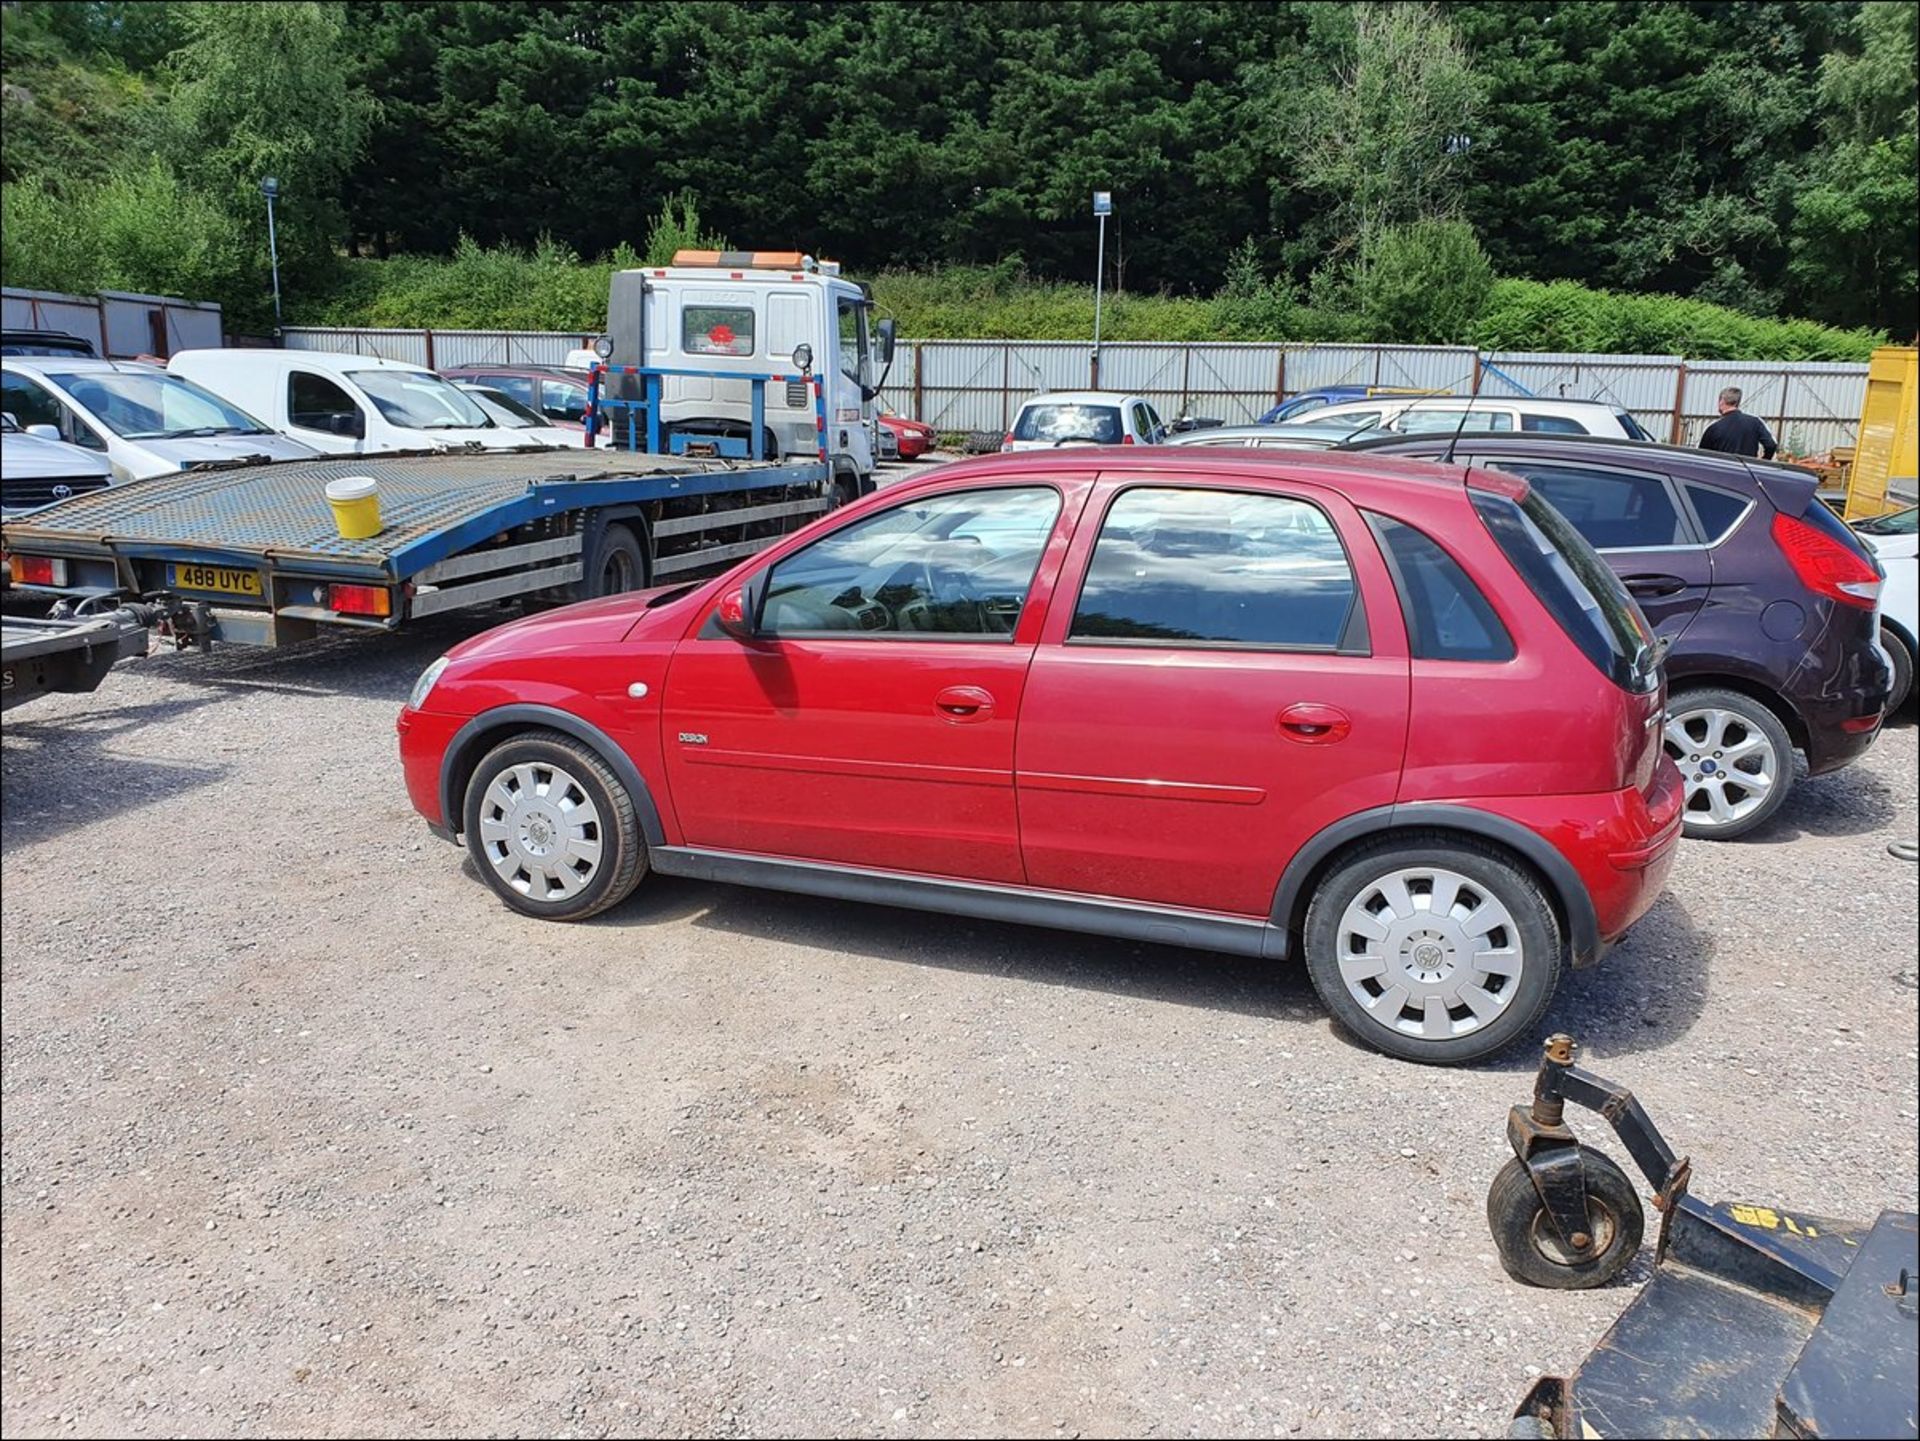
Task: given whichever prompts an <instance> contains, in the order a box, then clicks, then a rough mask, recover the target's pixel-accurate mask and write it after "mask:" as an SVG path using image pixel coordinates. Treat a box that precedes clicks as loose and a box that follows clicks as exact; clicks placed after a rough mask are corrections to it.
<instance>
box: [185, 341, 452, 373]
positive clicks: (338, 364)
mask: <svg viewBox="0 0 1920 1441" xmlns="http://www.w3.org/2000/svg"><path fill="white" fill-rule="evenodd" d="M173 359H174V360H191V361H192V363H193V364H194V365H195V366H196V367H198V366H207V365H211V366H214V367H215V368H221V367H236V366H237V367H245V366H250V365H258V364H259V363H260V362H261V361H262V360H287V361H297V362H298V363H299V364H301V365H304V366H307V367H309V368H310V369H313V370H325V371H329V372H331V373H332V374H334V375H344V374H346V373H347V372H348V371H356V370H405V371H411V372H413V373H414V374H416V375H432V374H433V372H432V371H431V370H428V369H427V367H426V366H424V365H415V364H413V363H412V362H411V361H406V360H388V359H386V357H384V356H379V355H354V354H352V353H351V352H345V351H338V350H289V349H284V348H283V349H271V348H267V347H260V348H257V349H256V348H252V347H249V348H246V349H233V350H225V349H215V348H213V347H211V346H209V347H207V348H205V349H201V350H180V351H175V352H174V355H173ZM169 363H171V362H169Z"/></svg>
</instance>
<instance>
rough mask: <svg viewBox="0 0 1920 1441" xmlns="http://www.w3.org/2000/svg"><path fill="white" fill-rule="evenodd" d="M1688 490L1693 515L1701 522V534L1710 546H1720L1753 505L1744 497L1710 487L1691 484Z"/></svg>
mask: <svg viewBox="0 0 1920 1441" xmlns="http://www.w3.org/2000/svg"><path fill="white" fill-rule="evenodd" d="M1686 489H1687V499H1688V500H1690V501H1692V502H1693V513H1694V515H1695V516H1697V517H1698V518H1699V521H1700V533H1701V534H1702V535H1704V536H1705V537H1706V543H1707V544H1708V545H1718V544H1719V543H1720V542H1721V541H1723V540H1725V539H1726V538H1727V537H1728V536H1729V535H1731V534H1732V533H1733V528H1734V526H1736V525H1738V524H1739V523H1740V517H1741V516H1743V515H1745V514H1746V513H1747V507H1748V506H1749V505H1751V504H1752V502H1751V501H1750V500H1748V499H1747V497H1746V496H1744V495H1734V494H1732V493H1731V492H1728V491H1724V490H1716V489H1714V487H1712V486H1710V485H1693V484H1689V485H1688V486H1687V488H1686Z"/></svg>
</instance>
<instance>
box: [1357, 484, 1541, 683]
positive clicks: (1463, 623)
mask: <svg viewBox="0 0 1920 1441" xmlns="http://www.w3.org/2000/svg"><path fill="white" fill-rule="evenodd" d="M1367 524H1368V525H1370V526H1371V527H1373V533H1374V536H1375V537H1376V538H1377V539H1378V540H1379V542H1380V549H1381V551H1382V552H1383V553H1384V554H1385V555H1386V558H1387V568H1388V569H1389V570H1390V571H1392V573H1393V584H1394V589H1395V590H1397V591H1399V593H1400V610H1401V613H1402V614H1403V615H1405V617H1406V620H1407V634H1408V637H1409V638H1410V639H1411V641H1412V644H1413V654H1414V656H1415V658H1416V659H1419V660H1478V661H1508V660H1512V659H1513V655H1514V650H1513V637H1512V636H1510V635H1508V634H1507V628H1506V626H1504V625H1502V624H1501V622H1500V617H1499V616H1498V615H1497V614H1495V612H1494V609H1493V606H1492V605H1491V604H1490V603H1489V602H1488V600H1487V598H1486V596H1485V595H1484V594H1482V592H1481V590H1480V587H1479V586H1477V585H1475V584H1474V583H1473V578H1472V577H1471V576H1469V575H1468V574H1467V573H1466V572H1465V571H1464V570H1462V569H1461V568H1460V563H1459V562H1458V561H1456V560H1455V559H1454V558H1453V557H1452V556H1451V555H1448V554H1447V552H1446V551H1445V550H1444V549H1443V548H1442V547H1441V545H1440V543H1439V542H1438V541H1436V540H1435V539H1434V538H1433V537H1432V536H1430V535H1428V534H1427V533H1426V532H1425V531H1421V530H1416V529H1415V528H1414V527H1413V526H1410V525H1408V524H1406V523H1405V522H1404V521H1398V520H1394V519H1393V518H1392V517H1391V516H1385V515H1377V514H1374V513H1373V512H1371V511H1369V512H1367Z"/></svg>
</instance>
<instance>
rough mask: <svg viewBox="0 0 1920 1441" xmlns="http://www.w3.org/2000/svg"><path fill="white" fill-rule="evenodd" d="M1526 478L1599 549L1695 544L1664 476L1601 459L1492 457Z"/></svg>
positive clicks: (1495, 462) (1631, 548)
mask: <svg viewBox="0 0 1920 1441" xmlns="http://www.w3.org/2000/svg"><path fill="white" fill-rule="evenodd" d="M1490 463H1491V464H1494V465H1497V466H1498V467H1499V468H1500V469H1501V470H1505V471H1511V472H1512V473H1513V474H1515V475H1523V476H1525V477H1526V478H1527V481H1528V483H1529V484H1531V485H1532V486H1533V488H1534V490H1535V491H1536V492H1537V493H1538V494H1540V495H1543V496H1545V497H1546V498H1547V500H1548V501H1549V502H1550V503H1551V504H1552V506H1553V507H1554V509H1555V510H1558V511H1559V512H1560V513H1561V514H1562V515H1564V516H1565V517H1566V518H1567V519H1568V520H1569V521H1570V522H1572V524H1573V528H1574V529H1575V530H1577V531H1579V532H1580V534H1581V535H1582V536H1583V537H1585V539H1586V542H1587V544H1588V545H1590V546H1592V547H1593V548H1594V549H1595V550H1648V549H1658V548H1660V547H1663V546H1672V545H1691V544H1693V534H1692V532H1691V531H1690V530H1689V528H1688V527H1687V524H1686V522H1685V520H1683V519H1682V518H1681V515H1680V507H1679V506H1678V505H1677V504H1675V502H1674V498H1673V493H1672V491H1671V490H1670V489H1669V488H1668V485H1667V481H1666V478H1665V477H1664V476H1659V475H1653V474H1650V473H1648V472H1645V471H1629V470H1616V469H1613V468H1611V467H1606V466H1598V465H1543V464H1540V463H1538V462H1534V461H1525V460H1510V459H1492V460H1491V462H1490Z"/></svg>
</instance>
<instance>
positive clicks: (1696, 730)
mask: <svg viewBox="0 0 1920 1441" xmlns="http://www.w3.org/2000/svg"><path fill="white" fill-rule="evenodd" d="M1666 744H1667V754H1668V755H1669V756H1671V757H1673V763H1674V764H1675V765H1677V766H1678V767H1680V775H1681V778H1682V779H1684V780H1685V781H1686V783H1687V819H1688V820H1689V821H1692V822H1693V823H1694V824H1695V825H1696V826H1705V827H1707V828H1708V829H1712V828H1713V827H1716V826H1724V825H1730V824H1732V823H1733V822H1734V821H1737V820H1741V819H1742V818H1744V817H1746V816H1749V815H1752V814H1753V813H1754V812H1755V811H1757V810H1758V809H1760V807H1761V806H1763V805H1765V804H1766V802H1767V797H1768V796H1769V795H1770V794H1772V792H1773V788H1774V786H1775V785H1777V784H1778V783H1779V779H1780V757H1779V756H1778V755H1776V754H1775V753H1774V749H1773V744H1772V742H1771V741H1769V740H1768V739H1767V737H1766V733H1765V732H1763V731H1761V730H1760V729H1759V728H1758V727H1757V726H1755V725H1754V724H1753V723H1752V722H1751V721H1749V720H1748V719H1747V718H1746V717H1745V716H1742V715H1740V714H1738V713H1737V712H1735V711H1730V710H1718V709H1715V708H1712V707H1708V708H1706V709H1703V710H1689V711H1681V712H1680V713H1679V714H1678V715H1670V716H1668V717H1667V728H1666Z"/></svg>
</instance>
